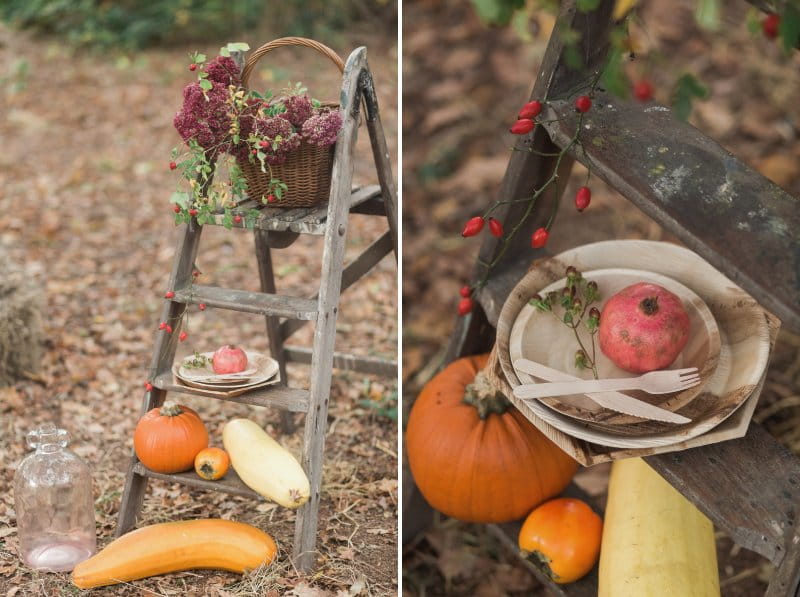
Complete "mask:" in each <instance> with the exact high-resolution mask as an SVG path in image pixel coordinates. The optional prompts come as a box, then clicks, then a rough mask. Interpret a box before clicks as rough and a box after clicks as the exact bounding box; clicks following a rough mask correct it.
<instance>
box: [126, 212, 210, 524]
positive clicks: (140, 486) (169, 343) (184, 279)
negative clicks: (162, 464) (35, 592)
mask: <svg viewBox="0 0 800 597" xmlns="http://www.w3.org/2000/svg"><path fill="white" fill-rule="evenodd" d="M201 233H202V227H200V226H198V225H197V223H196V222H195V221H194V220H192V221H191V222H190V223H189V224H186V225H184V227H183V234H182V235H181V236H180V238H179V240H178V245H177V247H176V249H175V259H174V260H173V263H172V272H171V273H170V277H169V282H168V284H167V287H168V288H170V289H172V288H177V287H179V286H183V285H187V284H190V283H191V280H192V272H193V271H194V262H195V259H196V258H197V249H198V247H199V246H200V236H201ZM185 310H186V305H184V304H181V303H177V302H175V301H164V305H163V307H162V308H161V321H165V322H168V323H169V324H170V325H171V326H172V327H173V333H172V334H167V333H166V332H163V331H157V332H156V340H155V347H154V349H153V358H152V361H151V363H150V370H149V372H148V379H149V380H154V379H155V378H157V377H158V376H159V375H161V374H163V373H166V372H167V371H169V369H170V367H171V366H172V362H173V360H174V359H175V351H176V350H177V346H178V335H179V334H180V328H181V323H182V320H183V313H184V311H185ZM154 386H155V384H154ZM165 397H166V392H165V391H164V390H163V389H161V388H158V387H154V388H153V390H151V391H149V392H145V395H144V399H143V400H142V410H141V414H144V413H146V412H147V411H148V410H150V409H152V408H155V407H156V406H159V405H161V404H162V403H163V402H164V398H165ZM136 461H137V460H136V454H132V455H131V462H130V465H129V467H128V474H127V476H126V478H125V487H124V488H123V491H122V503H121V504H120V510H119V518H118V519H117V528H116V531H115V534H116V536H117V537H119V536H120V535H123V534H124V533H126V532H128V531H129V530H130V529H132V528H133V527H134V526H136V517H137V516H138V514H139V511H140V510H141V507H142V500H143V499H144V492H145V490H146V489H147V479H146V478H144V477H141V476H139V475H136V474H134V472H133V467H134V465H135V463H136Z"/></svg>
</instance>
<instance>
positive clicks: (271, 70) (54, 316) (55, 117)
mask: <svg viewBox="0 0 800 597" xmlns="http://www.w3.org/2000/svg"><path fill="white" fill-rule="evenodd" d="M366 29H367V28H363V27H362V28H361V30H360V31H361V32H358V31H359V30H358V29H356V33H353V34H350V35H348V36H344V35H338V36H333V37H331V39H327V40H323V41H326V43H328V44H329V45H331V46H332V47H334V48H336V49H338V50H339V51H340V52H341V53H342V54H343V56H344V57H345V58H346V56H347V53H349V51H350V50H351V49H352V48H354V47H356V46H358V45H362V44H363V45H367V47H368V49H369V61H370V65H371V67H372V69H373V72H374V74H375V78H376V88H377V92H378V96H379V100H380V102H381V109H382V117H383V125H384V128H385V130H386V132H387V136H388V142H389V147H390V148H391V154H392V160H393V163H394V164H396V163H397V151H396V148H397V105H396V104H397V101H396V97H397V86H396V85H397V84H396V81H397V66H396V65H397V47H396V44H395V43H394V41H393V39H392V38H391V37H385V36H381V35H378V34H377V33H376V32H374V31H373V32H369V31H368V32H366V33H363V31H365V30H366ZM279 36H280V33H279V32H275V31H268V30H263V31H260V32H257V33H251V32H249V33H247V34H242V35H241V36H239V37H238V38H236V37H231V38H230V40H234V41H247V42H249V43H250V45H251V47H256V46H257V45H259V44H260V43H262V42H264V41H267V40H269V39H273V38H275V37H279ZM225 41H229V40H208V41H207V43H204V44H192V45H182V46H180V47H172V48H164V49H155V50H148V51H144V52H140V53H137V54H135V55H123V54H119V55H117V54H114V53H109V54H104V55H101V54H97V53H90V52H76V51H74V50H71V49H70V48H68V47H65V46H64V45H63V44H62V43H60V42H59V41H58V40H55V39H51V38H45V39H40V38H36V37H33V36H30V35H28V34H25V33H18V32H12V31H10V30H8V29H3V28H0V65H1V66H0V138H1V139H2V146H3V151H2V152H1V153H0V259H2V260H8V261H10V262H11V263H15V264H18V265H19V266H21V267H24V268H25V270H26V272H27V275H28V276H29V277H30V279H31V280H32V281H33V282H34V283H35V284H37V285H38V286H39V288H40V289H41V294H42V296H43V303H44V312H43V319H44V331H45V335H46V346H45V355H44V363H43V367H42V370H41V372H40V373H39V377H38V378H37V379H36V380H29V381H22V382H20V383H17V384H16V385H15V386H13V387H10V388H2V389H0V464H2V470H0V594H3V595H7V596H9V597H11V596H13V595H17V596H21V595H37V596H38V595H73V594H78V593H79V591H78V590H77V589H75V588H73V587H72V586H71V584H70V583H69V581H68V576H67V575H66V574H37V573H33V572H31V571H30V570H29V569H27V568H26V567H25V566H24V565H22V564H21V563H20V561H19V559H18V557H17V552H16V548H17V545H18V539H17V536H16V529H15V526H16V521H15V516H14V502H13V493H12V491H11V487H12V479H13V477H14V470H15V468H16V466H17V464H18V463H19V462H20V460H21V459H22V457H23V456H24V455H25V454H26V452H27V449H26V447H25V442H24V437H25V433H26V432H27V431H29V430H31V429H32V428H34V427H35V426H36V425H38V424H39V423H42V422H45V421H53V422H55V423H57V424H58V425H60V426H62V427H64V428H66V429H67V430H69V432H70V433H71V434H72V447H73V449H74V450H75V452H77V453H78V454H80V455H81V456H82V457H83V458H85V459H86V460H87V461H88V462H89V464H90V465H91V467H92V469H93V479H94V497H95V505H96V510H97V527H98V533H99V535H98V541H99V544H100V545H101V546H102V545H104V544H106V543H107V542H108V541H109V540H110V538H111V536H112V534H113V531H114V528H115V524H116V518H117V513H118V508H119V503H120V493H121V490H122V487H123V481H124V472H125V469H126V467H127V463H128V461H129V456H130V453H131V448H132V441H131V440H132V436H133V429H134V425H135V423H136V420H137V417H138V415H139V411H140V406H141V400H142V392H143V384H144V382H145V381H146V376H147V369H148V367H149V362H150V358H151V351H152V347H153V341H154V339H155V334H156V333H157V330H156V326H157V325H158V313H159V312H160V310H161V306H162V300H163V298H162V297H163V294H164V292H165V290H166V284H167V280H168V277H169V271H170V267H171V263H172V258H173V250H174V247H175V241H176V239H177V234H178V230H177V229H176V227H175V226H174V224H173V222H172V211H171V208H170V205H169V203H168V198H169V196H170V195H171V193H172V192H173V190H175V187H176V185H177V183H178V178H177V175H176V174H175V173H171V172H170V171H169V169H168V167H167V164H168V162H169V160H170V157H169V155H170V149H171V148H172V147H173V146H175V145H176V144H177V143H178V141H179V137H178V135H177V133H176V132H175V130H174V129H173V127H172V117H173V115H174V113H175V112H176V111H177V109H178V107H179V105H180V102H181V90H182V88H183V86H184V85H185V84H187V83H188V82H189V81H190V73H189V72H188V71H187V64H188V53H189V52H191V51H194V50H199V51H202V52H205V53H207V54H208V55H209V56H214V55H216V53H217V51H218V48H219V47H220V46H221V45H222V44H223V43H224V42H225ZM270 56H273V55H270ZM274 56H275V59H274V60H269V61H268V60H264V61H262V64H263V69H262V71H261V74H260V80H259V81H258V83H259V84H261V85H263V86H264V87H267V86H269V85H270V83H269V82H270V81H286V80H291V81H293V82H294V81H298V80H301V81H303V82H304V83H306V84H307V85H308V86H309V88H310V91H311V93H312V95H314V96H316V97H319V98H320V99H335V98H336V97H337V94H338V89H339V86H340V77H339V74H338V72H337V70H336V69H335V68H334V67H333V65H332V64H329V63H326V62H325V61H324V59H322V58H321V57H319V56H317V55H315V54H313V53H311V52H310V51H302V50H297V51H295V50H287V51H285V52H283V53H282V54H280V56H278V55H277V54H275V55H274ZM360 137H361V138H360V139H359V149H358V160H357V161H358V165H357V168H356V179H357V180H356V182H361V183H362V184H363V183H371V182H373V181H374V180H375V177H374V176H372V175H371V170H370V165H371V153H370V149H369V141H368V139H367V138H366V137H367V135H366V129H363V130H362V133H361V134H360ZM395 171H396V169H395ZM385 228H386V224H385V221H381V219H379V218H374V217H368V216H354V217H353V218H352V220H351V227H350V229H349V235H348V250H347V258H346V259H349V258H352V257H353V256H354V255H355V254H357V251H358V250H359V249H363V248H364V247H366V246H367V245H368V244H369V243H370V242H371V241H372V240H374V239H375V238H377V237H378V236H379V235H380V234H381V233H382V232H383V230H385ZM203 237H204V238H203V242H202V243H201V248H200V257H199V261H198V266H199V268H200V270H201V271H202V276H201V278H200V280H201V283H204V284H211V285H220V286H229V287H234V288H241V289H247V290H258V274H257V273H256V272H257V270H256V269H255V262H254V259H253V254H252V253H253V249H252V246H253V245H252V242H253V241H252V238H251V235H249V234H247V233H244V232H241V231H239V232H235V231H231V232H229V231H225V230H224V229H222V228H219V229H217V228H214V229H209V230H207V231H206V232H205V233H204V235H203ZM321 252H322V241H321V239H318V238H317V239H314V238H302V239H301V240H299V241H298V242H297V243H295V244H294V245H292V246H291V247H290V248H288V249H286V250H284V251H281V253H280V254H279V255H278V256H277V257H276V258H275V262H276V263H275V267H276V271H277V277H278V280H277V283H278V290H279V292H285V293H287V294H294V295H297V296H305V295H310V294H312V293H313V292H314V291H315V289H316V286H315V284H316V282H317V280H318V276H319V268H320V266H319V262H320V257H321ZM396 276H397V268H396V265H395V262H394V259H392V258H391V257H387V258H386V259H384V260H383V261H382V262H381V263H380V264H379V265H378V266H377V267H376V269H375V270H374V272H373V273H372V274H371V275H370V276H369V277H368V278H365V280H364V281H362V282H361V283H360V284H357V285H356V286H354V287H353V288H351V289H350V290H349V291H347V293H346V294H344V295H343V300H342V305H341V309H340V313H339V335H338V338H337V350H341V351H352V352H355V353H358V354H363V355H376V356H386V357H390V358H395V356H396V347H397V333H398V332H397V326H396V310H397V300H396V297H397V285H396ZM263 326H264V322H263V318H260V317H257V316H249V315H246V314H244V315H243V314H235V313H232V312H223V311H219V310H215V309H208V310H207V311H205V312H202V313H201V312H199V311H197V310H196V309H193V310H190V319H189V328H188V329H189V334H190V336H189V339H188V340H187V341H186V342H185V343H183V344H181V345H180V350H179V357H180V356H182V355H184V354H189V353H190V352H192V351H194V350H200V351H203V350H213V349H215V348H216V347H217V346H219V345H222V344H226V343H236V344H242V345H244V346H245V347H247V348H251V349H254V350H257V351H266V350H267V348H268V347H267V344H266V336H265V334H264V327H263ZM312 328H313V326H307V327H306V328H304V329H303V330H302V331H301V332H300V333H299V334H298V337H297V338H296V339H295V342H296V343H297V344H300V345H306V346H310V341H311V334H312ZM289 377H290V379H291V381H292V382H294V384H296V385H299V386H300V387H307V385H304V384H307V368H305V367H304V366H299V365H298V366H292V367H291V368H290V372H289ZM334 379H335V381H334V384H333V390H332V399H331V403H330V404H331V405H330V414H329V420H328V436H327V450H326V455H325V456H326V458H325V469H324V479H323V489H322V507H321V513H320V525H319V543H318V547H319V550H320V554H321V555H320V557H319V567H318V569H317V571H316V572H315V573H313V574H312V575H309V576H304V575H301V574H299V573H298V572H297V571H296V570H294V569H292V567H291V564H290V563H289V560H288V557H287V554H289V553H290V552H291V546H292V542H293V533H294V526H293V523H294V520H295V514H294V512H293V511H290V510H287V509H284V508H281V507H278V506H277V505H276V504H273V503H271V502H266V501H265V502H257V501H253V500H252V499H244V498H238V497H231V496H228V495H226V494H216V493H212V492H205V491H194V490H189V489H187V488H186V487H184V486H179V485H170V484H165V483H162V482H152V481H151V483H150V489H149V491H148V493H147V497H146V501H145V505H144V512H143V515H142V520H141V524H148V523H154V522H159V521H166V520H177V519H189V518H200V517H223V518H230V519H236V520H241V521H244V522H248V523H251V524H255V525H257V526H259V527H261V528H263V529H264V530H266V531H268V532H269V533H270V534H271V535H272V536H273V537H274V538H275V540H276V542H277V543H278V545H279V548H280V551H281V553H280V557H279V560H278V561H277V563H275V564H273V565H272V566H270V567H268V568H266V569H264V570H260V571H256V572H254V573H252V574H249V575H246V576H245V577H243V578H242V577H239V576H237V575H234V574H228V573H225V572H214V571H208V572H205V571H201V572H187V573H178V574H171V575H166V576H161V577H155V578H152V579H147V580H142V581H136V582H133V583H129V584H125V585H119V586H116V587H112V588H109V589H101V590H96V591H94V593H93V594H97V595H177V594H182V595H198V596H199V595H222V596H231V595H252V596H264V595H279V594H280V595H296V596H305V597H323V596H326V595H334V594H335V595H393V594H396V593H397V547H396V545H397V532H396V528H397V456H396V453H397V423H396V415H394V416H393V415H392V409H396V407H397V387H396V382H395V380H393V379H380V378H371V377H365V376H362V375H358V374H348V373H346V372H339V371H336V372H334ZM179 398H180V401H181V402H183V403H185V404H188V405H189V406H191V407H192V408H194V409H196V410H197V411H198V412H199V413H200V414H201V417H202V418H203V420H204V421H205V423H206V426H207V427H208V429H209V433H210V435H211V441H212V445H214V444H215V445H221V430H222V426H223V424H224V422H225V421H226V420H228V419H230V418H232V417H235V416H246V417H251V418H253V419H254V420H256V421H258V422H259V423H261V424H264V425H266V426H267V430H268V431H269V432H270V433H271V434H272V435H273V437H276V438H277V439H278V441H280V442H281V443H282V444H284V445H286V446H287V447H289V449H291V450H293V451H295V453H297V452H299V448H300V445H301V441H302V435H301V433H300V432H297V433H295V434H293V435H281V431H280V428H279V426H278V422H279V420H280V419H279V417H280V413H279V411H278V410H272V409H259V408H250V407H246V406H243V405H237V404H234V403H229V402H221V401H216V400H207V399H191V398H190V397H186V396H184V395H181V396H179ZM395 412H396V411H395ZM297 422H298V423H299V422H301V417H299V416H298V418H297Z"/></svg>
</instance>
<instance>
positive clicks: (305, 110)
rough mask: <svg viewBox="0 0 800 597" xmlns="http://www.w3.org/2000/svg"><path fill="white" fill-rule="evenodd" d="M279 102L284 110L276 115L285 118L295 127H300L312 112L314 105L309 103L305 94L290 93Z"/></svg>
mask: <svg viewBox="0 0 800 597" xmlns="http://www.w3.org/2000/svg"><path fill="white" fill-rule="evenodd" d="M281 103H282V104H283V105H284V107H285V108H286V112H282V113H280V114H279V115H278V116H280V117H281V118H285V119H286V120H288V121H289V122H291V123H292V125H294V126H295V127H297V128H301V127H302V126H303V124H304V123H305V121H306V120H308V119H309V118H311V115H312V114H313V113H314V106H312V105H311V100H310V99H309V98H308V96H307V95H290V96H289V97H287V98H285V99H282V100H281Z"/></svg>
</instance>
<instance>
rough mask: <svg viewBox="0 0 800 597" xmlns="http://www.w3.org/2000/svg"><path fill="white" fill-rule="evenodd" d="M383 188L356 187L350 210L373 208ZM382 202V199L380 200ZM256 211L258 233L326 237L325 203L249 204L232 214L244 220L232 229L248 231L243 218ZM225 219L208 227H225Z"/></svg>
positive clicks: (326, 215)
mask: <svg viewBox="0 0 800 597" xmlns="http://www.w3.org/2000/svg"><path fill="white" fill-rule="evenodd" d="M381 192H382V191H381V187H380V186H378V185H368V186H365V187H361V186H354V187H353V188H352V189H351V193H350V209H351V210H353V211H354V212H355V211H356V210H358V209H359V208H360V207H361V206H362V205H364V204H367V205H366V207H365V209H374V208H370V202H371V201H373V200H375V199H377V198H379V197H381ZM381 200H382V199H381ZM252 208H257V209H260V210H261V214H260V215H259V217H258V219H257V220H256V221H255V223H254V226H253V227H254V229H255V230H263V231H266V232H295V233H297V234H312V235H322V234H325V222H326V221H327V219H328V203H327V202H325V203H322V204H320V205H316V206H314V207H297V208H292V209H286V208H281V207H263V206H260V205H259V204H258V203H256V202H254V201H251V200H246V201H245V202H243V203H241V204H239V205H238V206H237V207H236V209H234V210H233V213H234V215H236V214H239V215H241V216H242V221H241V222H239V223H238V224H237V223H236V222H234V223H233V224H232V227H233V228H245V227H246V222H245V220H244V216H245V214H246V212H247V211H248V210H249V209H252ZM223 219H224V215H223V214H222V213H218V214H216V215H215V216H214V221H213V222H211V223H210V224H209V225H216V226H222V222H223Z"/></svg>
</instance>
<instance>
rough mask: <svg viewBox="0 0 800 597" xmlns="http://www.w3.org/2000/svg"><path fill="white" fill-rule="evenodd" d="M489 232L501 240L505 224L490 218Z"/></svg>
mask: <svg viewBox="0 0 800 597" xmlns="http://www.w3.org/2000/svg"><path fill="white" fill-rule="evenodd" d="M489 232H491V233H492V236H495V237H497V238H500V237H501V236H503V223H502V222H501V221H500V220H495V219H494V218H489Z"/></svg>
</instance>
